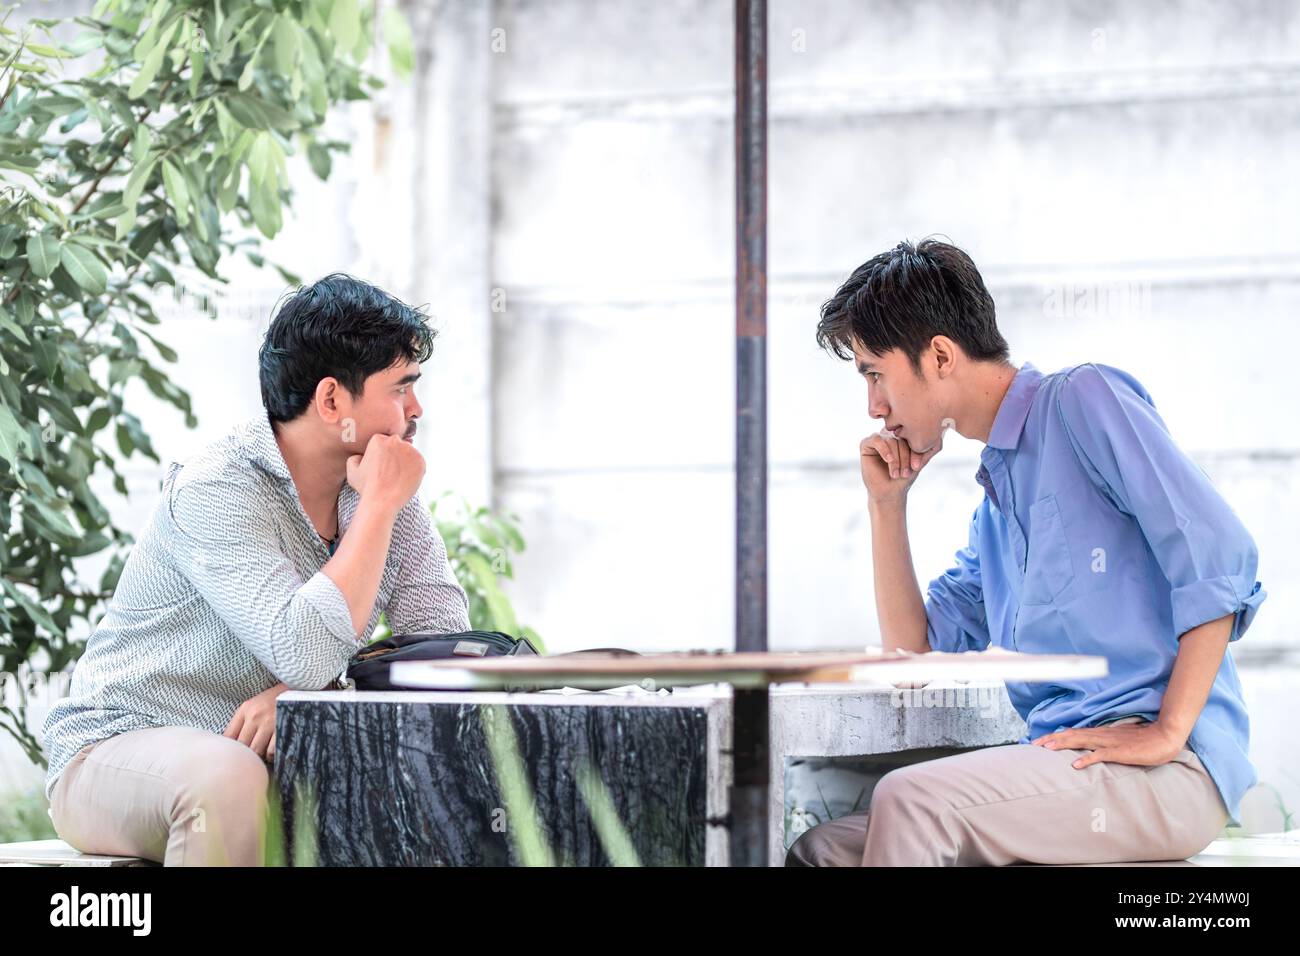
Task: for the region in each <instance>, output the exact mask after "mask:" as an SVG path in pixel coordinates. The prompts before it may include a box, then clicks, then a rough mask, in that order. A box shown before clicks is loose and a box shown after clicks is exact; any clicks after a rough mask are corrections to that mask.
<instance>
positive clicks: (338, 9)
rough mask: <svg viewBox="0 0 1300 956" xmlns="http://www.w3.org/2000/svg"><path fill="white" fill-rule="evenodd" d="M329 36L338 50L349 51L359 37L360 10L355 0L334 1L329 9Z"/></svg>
mask: <svg viewBox="0 0 1300 956" xmlns="http://www.w3.org/2000/svg"><path fill="white" fill-rule="evenodd" d="M329 28H330V35H331V36H333V37H334V42H335V44H336V45H337V46H338V48H339V49H340V50H351V49H352V48H353V47H355V46H356V45H357V40H358V39H360V37H361V10H360V9H359V8H358V7H357V0H334V6H333V7H331V8H330V19H329Z"/></svg>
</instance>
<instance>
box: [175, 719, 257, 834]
mask: <svg viewBox="0 0 1300 956" xmlns="http://www.w3.org/2000/svg"><path fill="white" fill-rule="evenodd" d="M269 782H270V775H269V773H268V772H267V768H266V763H265V762H264V761H263V760H262V758H261V757H259V756H258V755H257V754H256V753H254V752H253V750H252V749H250V748H249V747H247V746H246V745H244V744H241V743H240V742H239V741H237V740H232V739H230V738H229V737H220V736H218V737H216V738H215V739H214V740H211V741H208V742H207V743H205V745H204V746H203V747H202V748H199V749H198V750H197V751H196V752H195V754H194V759H193V760H192V761H190V762H189V764H188V766H187V767H186V768H185V772H184V774H183V777H182V779H180V780H179V781H178V784H179V786H178V788H177V797H178V800H177V805H176V807H175V808H174V810H173V820H174V821H175V820H177V819H179V818H181V817H184V818H187V819H190V818H192V819H195V820H202V819H204V818H206V817H207V816H209V815H211V814H214V813H215V814H217V815H218V816H219V817H221V818H222V819H225V820H234V819H244V820H251V821H255V820H260V819H261V818H262V817H263V816H264V815H265V813H266V807H267V788H268V785H269Z"/></svg>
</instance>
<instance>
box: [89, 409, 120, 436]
mask: <svg viewBox="0 0 1300 956" xmlns="http://www.w3.org/2000/svg"><path fill="white" fill-rule="evenodd" d="M112 419H113V413H112V412H111V411H109V410H108V408H107V407H105V406H103V405H101V406H99V408H97V409H95V410H94V411H93V412H91V413H90V417H89V418H88V419H86V434H87V435H93V434H94V433H95V432H97V431H99V430H100V429H101V428H103V427H104V426H105V425H107V424H108V423H109V422H110V421H112Z"/></svg>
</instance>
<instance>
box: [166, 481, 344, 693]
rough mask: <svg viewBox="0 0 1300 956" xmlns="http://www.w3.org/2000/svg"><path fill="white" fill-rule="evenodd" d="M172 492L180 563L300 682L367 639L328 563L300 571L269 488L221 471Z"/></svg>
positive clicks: (239, 630)
mask: <svg viewBox="0 0 1300 956" xmlns="http://www.w3.org/2000/svg"><path fill="white" fill-rule="evenodd" d="M165 495H166V509H165V512H166V513H165V518H166V521H167V524H168V526H169V529H170V535H169V538H170V542H169V543H170V545H171V550H172V555H173V558H174V561H175V566H176V569H177V570H178V571H179V572H180V573H181V574H183V575H184V576H185V577H186V578H187V579H188V580H189V581H190V582H191V583H192V584H193V585H194V587H195V589H197V591H198V592H199V594H200V595H201V596H202V598H203V600H204V601H205V602H207V604H208V605H209V607H211V608H212V610H213V611H214V612H215V613H216V614H217V616H218V617H220V618H221V619H222V620H223V621H224V622H225V624H226V626H227V627H229V628H230V630H231V632H232V633H233V634H234V635H235V637H237V638H238V639H239V641H240V642H241V643H243V644H244V646H246V647H247V648H248V649H249V651H251V652H252V653H253V655H254V656H256V657H257V659H258V660H259V661H261V662H262V664H263V665H265V667H266V669H267V670H269V671H270V672H271V673H272V674H274V675H275V677H276V678H278V679H279V680H281V681H283V682H284V683H285V684H287V685H288V686H289V687H290V688H292V689H294V690H319V689H321V688H322V687H324V686H325V685H327V684H328V683H329V682H330V681H331V680H333V679H334V678H335V677H337V676H338V675H339V674H340V673H341V672H342V671H343V668H344V667H345V666H346V664H347V661H348V659H349V658H350V657H351V656H352V654H354V653H355V652H356V650H357V648H358V647H359V646H360V645H361V642H360V641H359V640H358V638H357V635H356V633H355V632H354V631H353V630H352V615H351V613H350V612H349V610H348V603H347V599H346V598H344V596H343V593H342V592H341V591H340V590H339V589H338V586H337V585H336V584H335V583H334V582H333V581H332V580H330V578H329V577H328V576H327V575H326V574H325V573H324V572H323V571H318V572H316V573H315V574H313V575H312V576H311V577H309V578H308V579H307V580H306V581H304V580H303V579H302V577H301V575H299V573H298V571H297V569H296V568H295V567H294V565H293V563H292V562H291V561H290V560H289V558H288V556H287V555H285V554H284V553H283V551H282V549H281V547H280V541H279V534H278V531H277V530H276V525H275V519H274V517H273V515H272V514H271V513H270V511H269V506H268V505H267V504H266V503H265V498H264V496H261V495H257V494H254V493H252V492H251V491H250V489H249V488H248V487H247V485H245V484H244V483H242V482H240V481H238V480H235V479H233V478H221V477H218V478H202V479H197V480H192V481H189V482H186V483H185V484H182V485H180V486H178V487H168V488H167V489H166V491H165Z"/></svg>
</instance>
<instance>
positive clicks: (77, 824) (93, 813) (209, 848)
mask: <svg viewBox="0 0 1300 956" xmlns="http://www.w3.org/2000/svg"><path fill="white" fill-rule="evenodd" d="M269 788H270V774H269V772H268V768H267V764H266V763H265V762H264V761H263V760H262V758H261V757H259V756H258V755H257V754H256V753H254V752H253V750H251V749H250V748H249V747H248V746H247V745H245V744H242V743H240V742H239V741H238V740H232V739H231V738H229V737H223V736H221V735H220V734H214V733H212V732H211V731H207V730H199V729H198V728H195V727H150V728H147V729H145V730H132V731H128V732H127V733H124V734H118V735H117V736H115V737H109V738H107V739H106V740H99V741H96V742H95V743H93V744H89V745H87V746H86V747H83V748H82V749H81V750H80V751H79V752H78V753H77V755H76V756H75V757H73V758H72V760H71V761H70V762H69V763H68V765H67V767H65V768H64V770H63V772H62V773H61V774H60V775H59V779H58V780H56V781H55V782H54V789H53V790H52V791H51V792H50V819H51V820H53V821H54V829H55V832H57V833H58V835H59V838H60V839H61V840H63V841H64V842H65V843H68V844H70V845H72V846H73V847H75V848H76V849H78V850H81V851H82V852H83V853H107V854H111V855H113V856H137V857H141V858H143V859H147V860H154V861H157V862H160V863H163V864H164V865H165V866H261V865H262V864H263V862H264V846H263V842H264V839H265V834H266V820H267V806H268V800H269Z"/></svg>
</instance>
